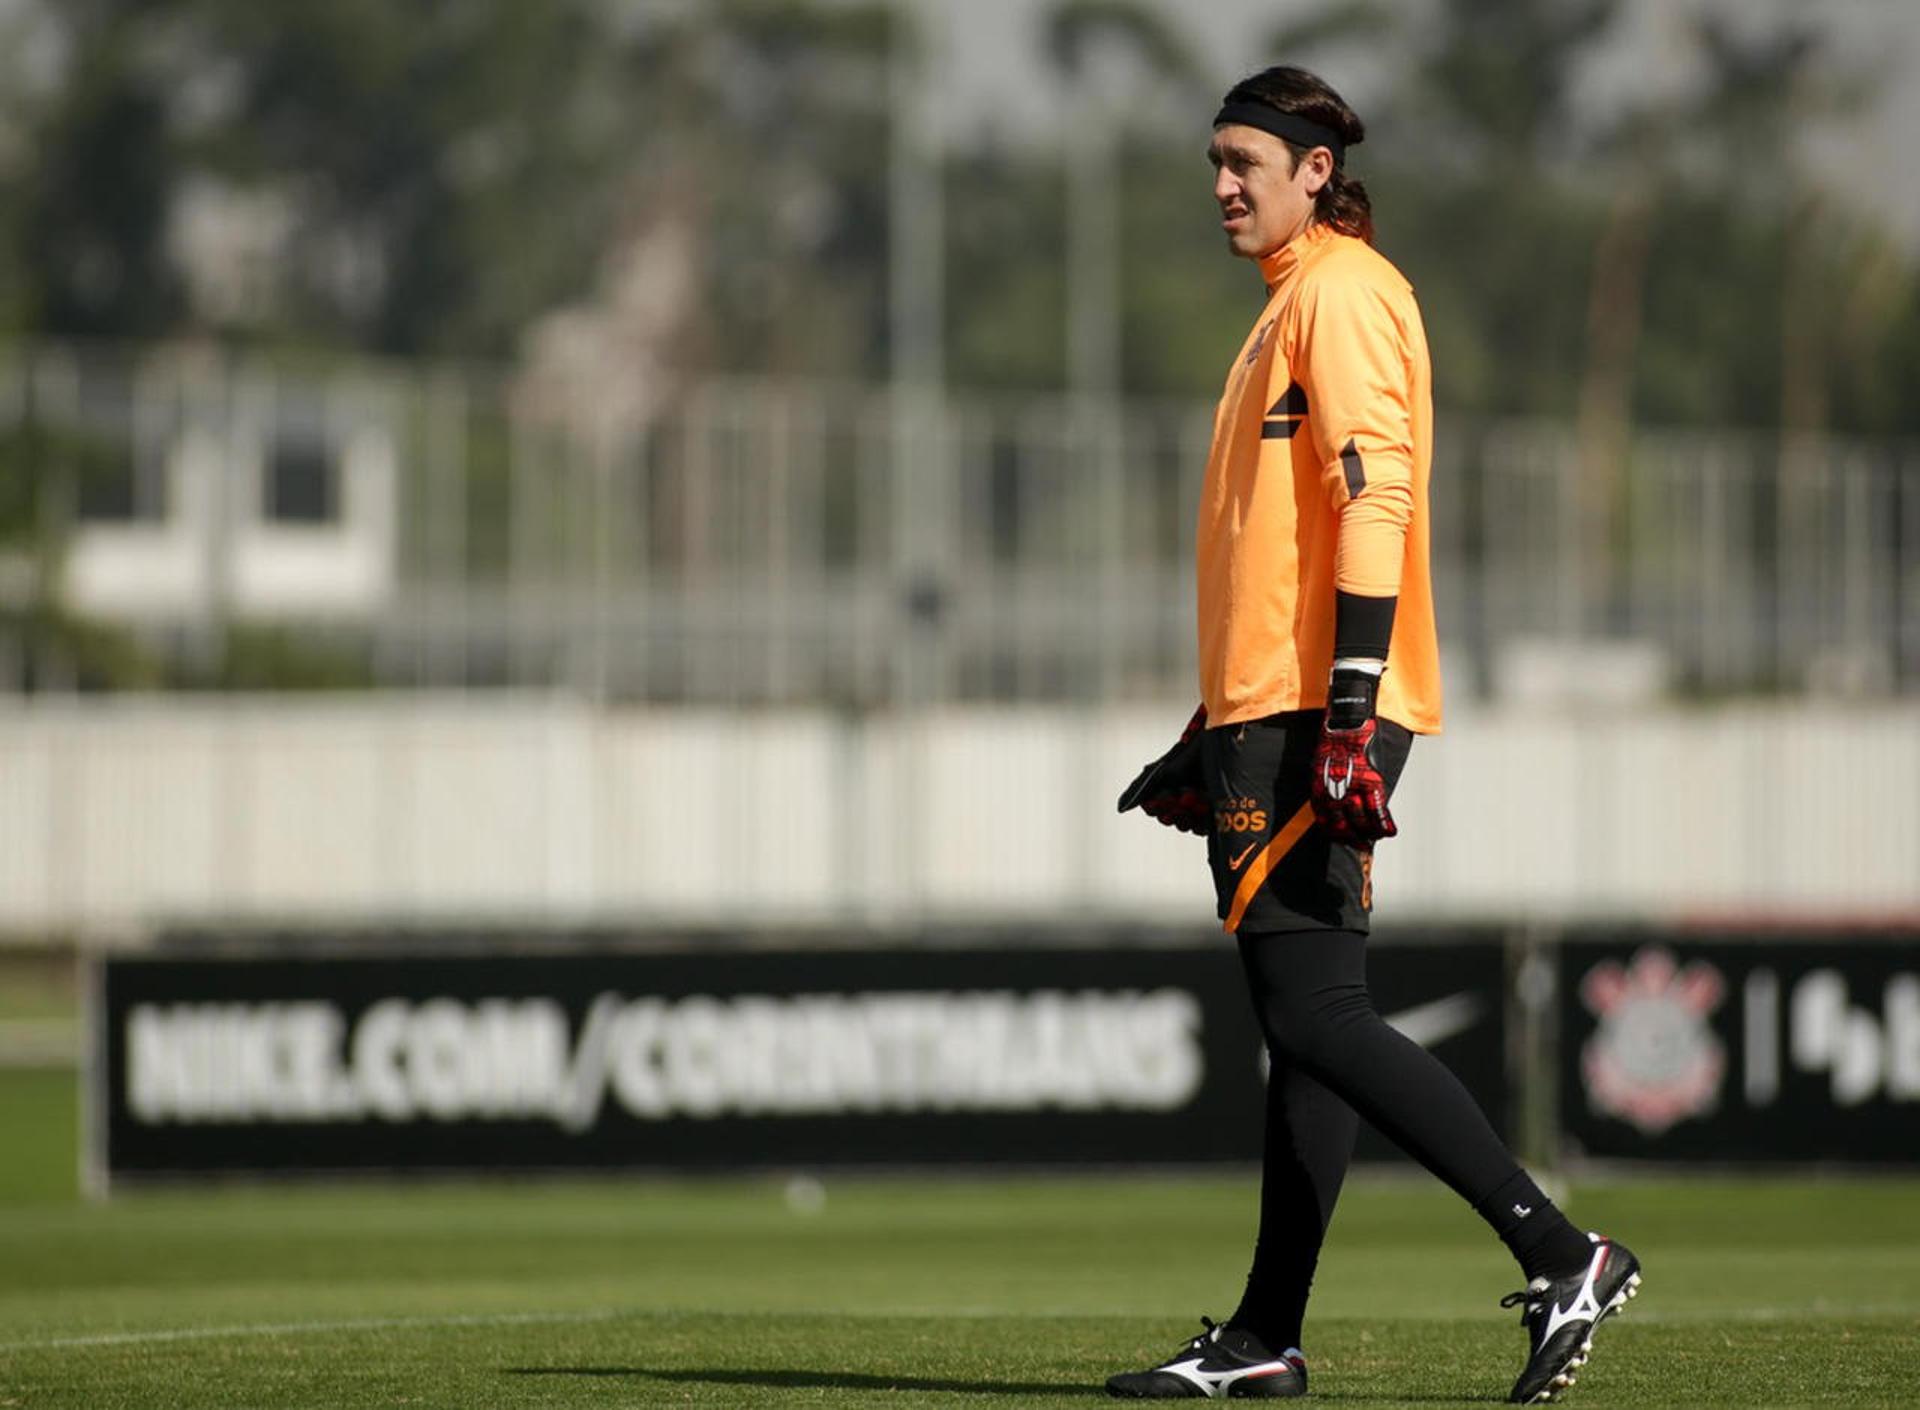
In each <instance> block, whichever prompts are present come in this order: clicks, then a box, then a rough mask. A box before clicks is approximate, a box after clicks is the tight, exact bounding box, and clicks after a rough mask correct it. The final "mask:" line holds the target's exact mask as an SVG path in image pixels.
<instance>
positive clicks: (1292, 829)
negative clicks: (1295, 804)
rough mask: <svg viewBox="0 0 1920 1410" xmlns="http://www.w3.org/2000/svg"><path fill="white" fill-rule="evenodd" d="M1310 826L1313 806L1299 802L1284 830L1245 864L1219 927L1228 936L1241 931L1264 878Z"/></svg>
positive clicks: (1263, 882)
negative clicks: (1298, 809) (1224, 918)
mask: <svg viewBox="0 0 1920 1410" xmlns="http://www.w3.org/2000/svg"><path fill="white" fill-rule="evenodd" d="M1312 826H1313V804H1311V803H1302V804H1301V805H1300V811H1299V812H1297V813H1295V814H1294V815H1293V816H1292V817H1290V818H1288V819H1287V824H1286V826H1285V827H1283V828H1281V829H1280V831H1278V832H1276V833H1275V834H1274V835H1273V837H1272V839H1271V840H1270V841H1269V842H1268V843H1267V845H1266V846H1264V847H1262V848H1261V849H1260V855H1259V856H1257V857H1255V858H1254V859H1253V860H1252V861H1251V862H1249V863H1247V870H1246V874H1245V875H1244V876H1242V877H1241V878H1240V885H1239V886H1238V887H1237V888H1236V889H1235V890H1234V893H1233V905H1232V906H1231V907H1230V908H1229V909H1228V911H1227V918H1226V920H1225V921H1223V922H1222V923H1221V924H1222V928H1223V929H1225V931H1226V932H1227V934H1229V935H1231V934H1233V932H1234V931H1236V930H1238V929H1239V928H1240V922H1241V920H1242V919H1243V918H1244V917H1245V916H1246V914H1247V907H1248V906H1249V905H1251V904H1252V903H1253V898H1254V897H1255V896H1256V895H1258V894H1259V892H1260V888H1261V887H1262V886H1264V885H1266V881H1267V876H1268V874H1269V873H1270V872H1272V870H1273V869H1274V868H1275V867H1277V866H1279V865H1280V859H1281V858H1282V857H1284V856H1286V855H1287V853H1289V852H1291V851H1292V850H1293V845H1294V843H1296V842H1298V841H1299V840H1300V839H1301V838H1302V837H1304V836H1306V833H1307V829H1308V828H1310V827H1312Z"/></svg>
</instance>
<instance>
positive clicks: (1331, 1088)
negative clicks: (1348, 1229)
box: [1233, 930, 1520, 1351]
mask: <svg viewBox="0 0 1920 1410" xmlns="http://www.w3.org/2000/svg"><path fill="white" fill-rule="evenodd" d="M1239 939H1240V959H1241V962H1242V963H1243V964H1244V965H1245V967H1246V971H1247V983H1248V985H1249V987H1250V988H1251V990H1252V995H1253V1005H1254V1011H1255V1013H1256V1014H1257V1015H1258V1017H1259V1020H1260V1028H1261V1032H1262V1033H1263V1034H1265V1036H1266V1041H1267V1053H1268V1055H1269V1057H1270V1058H1271V1060H1272V1063H1273V1068H1272V1072H1271V1074H1270V1075H1269V1077H1268V1079H1267V1127H1266V1142H1267V1150H1266V1161H1265V1164H1264V1166H1263V1169H1262V1175H1261V1183H1260V1238H1259V1242H1258V1244H1257V1245H1256V1246H1255V1249H1254V1261H1253V1271H1252V1272H1251V1273H1250V1274H1249V1275H1248V1278H1247V1292H1246V1296H1245V1298H1244V1299H1243V1300H1242V1302H1241V1305H1240V1310H1239V1311H1238V1312H1236V1313H1235V1314H1234V1317H1233V1321H1234V1323H1235V1324H1236V1325H1241V1326H1245V1327H1247V1328H1248V1329H1249V1330H1251V1331H1253V1332H1254V1333H1255V1334H1256V1335H1257V1336H1259V1337H1260V1339H1261V1340H1262V1341H1264V1342H1266V1343H1267V1345H1268V1346H1269V1347H1271V1348H1272V1349H1273V1350H1275V1351H1280V1350H1283V1349H1285V1348H1287V1347H1289V1346H1298V1345H1299V1343H1300V1323H1301V1319H1302V1318H1303V1316H1304V1315H1305V1310H1306V1301H1307V1290H1308V1286H1309V1285H1310V1283H1311V1282H1312V1279H1313V1270H1314V1268H1315V1266H1316V1265H1317V1264H1318V1262H1319V1258H1320V1244H1321V1241H1322V1239H1323V1238H1324V1237H1325V1235H1326V1231H1327V1224H1328V1222H1329V1221H1330V1220H1331V1219H1332V1217H1333V1206H1334V1202H1335V1201H1336V1200H1337V1199H1338V1198H1339V1197H1340V1184H1341V1181H1342V1180H1343V1179H1344V1178H1345V1176H1346V1172H1347V1163H1348V1161H1349V1160H1351V1159H1352V1156H1353V1138H1354V1133H1355V1131H1356V1129H1357V1128H1358V1125H1359V1122H1358V1118H1357V1117H1356V1115H1355V1113H1356V1112H1357V1113H1358V1114H1359V1116H1364V1117H1366V1119H1367V1120H1368V1121H1370V1122H1372V1123H1373V1124H1374V1125H1375V1126H1376V1127H1378V1128H1379V1130H1380V1132H1381V1133H1382V1134H1383V1135H1385V1136H1386V1137H1387V1138H1388V1139H1389V1140H1391V1141H1392V1142H1393V1143H1394V1144H1395V1145H1397V1146H1399V1147H1400V1149H1402V1150H1403V1151H1405V1152H1406V1153H1407V1154H1408V1155H1410V1156H1412V1157H1413V1158H1414V1159H1415V1160H1417V1161H1419V1162H1420V1163H1421V1164H1422V1165H1424V1166H1425V1167H1426V1168H1427V1169H1428V1170H1430V1171H1432V1172H1433V1173H1434V1174H1435V1175H1437V1176H1439V1177H1440V1179H1442V1180H1444V1181H1445V1182H1446V1183H1447V1184H1448V1185H1450V1186H1452V1187H1453V1189H1454V1190H1455V1191H1457V1192H1458V1193H1459V1194H1460V1195H1462V1196H1463V1197H1464V1198H1466V1199H1467V1200H1468V1201H1469V1202H1471V1203H1472V1204H1474V1205H1475V1206H1476V1207H1479V1206H1481V1205H1482V1204H1483V1202H1485V1201H1486V1200H1487V1199H1488V1198H1489V1196H1491V1195H1492V1194H1493V1193H1494V1192H1495V1191H1497V1190H1500V1189H1501V1188H1502V1187H1503V1186H1504V1185H1505V1184H1506V1182H1507V1181H1509V1180H1511V1179H1512V1178H1513V1177H1515V1176H1516V1175H1518V1174H1519V1173H1520V1167H1519V1164H1518V1162H1516V1161H1515V1159H1514V1157H1513V1155H1512V1154H1511V1153H1510V1152H1509V1151H1508V1150H1507V1148H1506V1146H1505V1144H1504V1143H1503V1142H1502V1141H1501V1140H1500V1137H1499V1136H1498V1135H1496V1134H1495V1133H1494V1129H1493V1125H1492V1123H1491V1122H1489V1121H1488V1120H1487V1117H1486V1114H1485V1113H1484V1112H1482V1111H1481V1110H1480V1107H1479V1105H1478V1104H1477V1103H1476V1102H1475V1101H1474V1099H1473V1097H1472V1096H1471V1095H1470V1094H1469V1093H1468V1092H1467V1089H1466V1088H1465V1087H1463V1086H1461V1084H1460V1079H1459V1078H1457V1077H1455V1076H1454V1075H1453V1073H1452V1072H1451V1071H1449V1070H1448V1068H1447V1066H1446V1065H1445V1064H1444V1063H1442V1062H1441V1061H1440V1060H1439V1059H1438V1058H1436V1057H1434V1056H1433V1054H1431V1053H1429V1052H1428V1051H1427V1050H1426V1049H1425V1048H1422V1047H1421V1046H1420V1045H1419V1044H1418V1043H1415V1042H1414V1041H1413V1040H1412V1039H1410V1038H1407V1037H1406V1036H1404V1035H1403V1034H1401V1033H1399V1032H1396V1031H1395V1030H1394V1029H1392V1028H1390V1027H1388V1026H1387V1024H1386V1022H1385V1021H1384V1020H1383V1019H1381V1017H1380V1015H1379V1014H1377V1013H1376V1012H1374V1008H1373V1000H1372V998H1371V997H1370V996H1369V995H1368V993H1367V956H1366V937H1365V936H1363V935H1360V934H1357V933H1356V932H1354V931H1350V930H1303V931H1277V932H1270V933H1264V934H1249V933H1246V932H1242V933H1241V935H1240V937H1239Z"/></svg>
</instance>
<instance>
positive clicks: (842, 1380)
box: [503, 1366, 1099, 1396]
mask: <svg viewBox="0 0 1920 1410" xmlns="http://www.w3.org/2000/svg"><path fill="white" fill-rule="evenodd" d="M503 1374H505V1375H509V1376H636V1377H645V1378H646V1379H648V1380H654V1381H690V1382H702V1383H705V1384H708V1385H722V1386H775V1387H782V1388H785V1389H788V1390H943V1391H957V1392H959V1393H961V1394H974V1395H1078V1396H1087V1395H1091V1394H1093V1393H1094V1392H1095V1391H1096V1390H1098V1389H1099V1387H1098V1386H1087V1385H1062V1384H1060V1383H1059V1382H1057V1381H1053V1382H1047V1381H958V1380H945V1379H941V1378H939V1377H934V1376H876V1375H866V1374H863V1373H861V1372H858V1371H776V1370H766V1371H729V1370H720V1369H713V1370H688V1371H654V1370H649V1369H648V1368H647V1367H645V1366H508V1367H505V1368H504V1370H503Z"/></svg>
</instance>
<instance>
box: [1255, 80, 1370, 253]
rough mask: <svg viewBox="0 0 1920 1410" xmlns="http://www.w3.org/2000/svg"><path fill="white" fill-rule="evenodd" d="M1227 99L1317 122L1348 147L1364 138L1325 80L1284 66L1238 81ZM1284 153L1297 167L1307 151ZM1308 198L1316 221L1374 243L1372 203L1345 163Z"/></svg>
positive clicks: (1297, 148) (1291, 146) (1363, 128)
mask: <svg viewBox="0 0 1920 1410" xmlns="http://www.w3.org/2000/svg"><path fill="white" fill-rule="evenodd" d="M1226 101H1227V102H1229V103H1264V104H1265V105H1266V106H1268V107H1270V108H1276V109H1278V110H1279V111H1280V112H1283V113H1292V114H1294V115H1295V116H1296V117H1303V118H1306V119H1307V120H1308V121H1310V122H1317V123H1319V124H1320V125H1321V126H1322V127H1325V128H1328V129H1330V130H1331V131H1332V132H1334V133H1335V134H1336V135H1338V137H1339V138H1340V140H1341V141H1342V142H1344V143H1345V144H1346V145H1347V146H1349V147H1352V146H1354V145H1355V144H1356V143H1358V142H1361V141H1363V140H1364V139H1365V138H1366V135H1367V125H1366V124H1365V123H1363V122H1362V121H1360V117H1359V115H1358V114H1357V113H1355V112H1354V110H1353V109H1352V108H1350V107H1348V106H1347V100H1346V99H1345V98H1342V97H1341V96H1340V95H1339V94H1338V93H1336V92H1334V91H1333V88H1332V86H1331V85H1329V84H1328V83H1327V81H1326V80H1325V79H1323V78H1321V77H1320V76H1319V75H1318V74H1313V73H1309V72H1307V70H1305V69H1301V68H1293V67H1291V66H1290V65H1286V64H1278V65H1275V66H1274V67H1273V68H1270V69H1262V70H1261V71H1260V72H1259V73H1256V74H1254V75H1253V76H1252V77H1250V78H1243V79H1241V80H1240V81H1239V82H1238V83H1236V84H1234V85H1233V87H1232V88H1230V89H1229V90H1227V96H1226ZM1281 140H1282V141H1286V139H1285V138H1282V139H1281ZM1287 150H1288V151H1289V152H1291V153H1293V164H1294V166H1295V167H1298V166H1299V165H1300V159H1301V158H1302V157H1304V156H1306V154H1307V153H1308V152H1309V151H1311V150H1312V149H1311V148H1310V147H1303V146H1301V145H1300V144H1299V143H1297V142H1287ZM1313 200H1314V205H1313V218H1314V220H1315V221H1316V222H1318V223H1319V224H1321V225H1328V226H1331V227H1332V228H1333V229H1335V230H1338V231H1339V232H1340V233H1341V234H1343V235H1354V236H1358V237H1359V238H1360V239H1362V240H1365V241H1366V242H1367V243H1368V244H1369V245H1371V244H1372V243H1373V204H1372V202H1371V201H1369V200H1368V199H1367V188H1366V187H1365V186H1364V185H1363V184H1362V183H1361V182H1360V180H1359V179H1358V178H1357V177H1352V176H1349V175H1347V172H1346V168H1345V166H1344V165H1339V164H1336V165H1335V166H1334V168H1333V175H1332V176H1330V177H1328V178H1327V184H1326V185H1325V186H1322V187H1321V188H1320V190H1319V192H1318V193H1317V194H1316V195H1315V196H1314V198H1313Z"/></svg>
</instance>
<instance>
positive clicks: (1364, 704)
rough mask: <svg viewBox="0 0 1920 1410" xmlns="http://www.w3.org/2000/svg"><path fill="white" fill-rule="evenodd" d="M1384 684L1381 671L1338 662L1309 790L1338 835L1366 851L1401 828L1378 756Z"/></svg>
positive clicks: (1318, 815)
mask: <svg viewBox="0 0 1920 1410" xmlns="http://www.w3.org/2000/svg"><path fill="white" fill-rule="evenodd" d="M1379 688H1380V677H1379V675H1378V674H1377V673H1375V672H1372V671H1367V670H1361V669H1356V668H1353V667H1350V666H1348V665H1347V663H1346V662H1343V661H1340V662H1335V663H1334V670H1333V682H1332V685H1331V687H1330V689H1329V690H1328V692H1327V712H1326V718H1325V719H1324V720H1323V721H1322V723H1321V726H1320V743H1319V745H1318V747H1317V748H1316V749H1315V750H1314V755H1313V779H1312V782H1311V784H1310V786H1309V790H1308V792H1309V797H1310V799H1311V801H1312V803H1313V814H1314V816H1315V817H1316V818H1318V819H1319V820H1320V825H1321V826H1322V827H1324V828H1325V829H1326V830H1327V832H1328V833H1329V834H1330V835H1331V836H1332V838H1333V840H1334V841H1336V842H1344V843H1346V844H1347V845H1348V846H1349V847H1357V848H1359V849H1360V850H1361V851H1363V852H1364V851H1367V850H1369V849H1370V848H1371V847H1372V846H1373V844H1374V843H1375V842H1377V841H1379V840H1380V839H1381V838H1383V837H1392V836H1393V835H1394V834H1395V833H1397V832H1398V831H1399V830H1400V829H1399V828H1397V827H1395V826H1394V822H1393V814H1392V813H1390V812H1388V811H1387V784H1386V780H1385V779H1383V778H1381V776H1380V770H1379V768H1378V767H1376V766H1375V764H1374V761H1373V739H1374V733H1375V731H1376V729H1377V728H1378V723H1377V721H1375V719H1374V717H1373V703H1374V696H1375V694H1376V693H1377V692H1378V690H1379Z"/></svg>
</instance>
